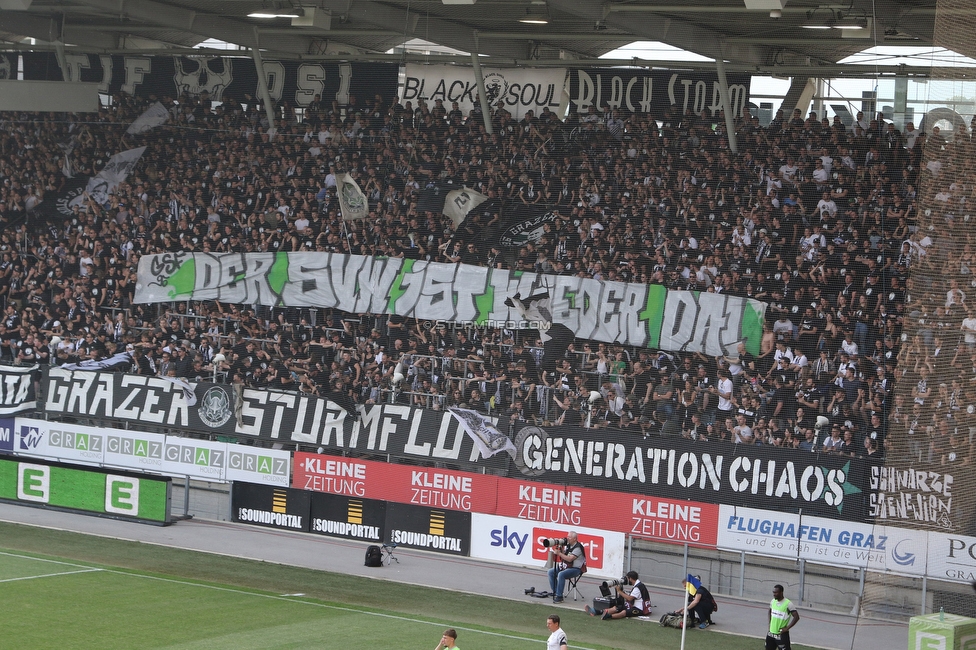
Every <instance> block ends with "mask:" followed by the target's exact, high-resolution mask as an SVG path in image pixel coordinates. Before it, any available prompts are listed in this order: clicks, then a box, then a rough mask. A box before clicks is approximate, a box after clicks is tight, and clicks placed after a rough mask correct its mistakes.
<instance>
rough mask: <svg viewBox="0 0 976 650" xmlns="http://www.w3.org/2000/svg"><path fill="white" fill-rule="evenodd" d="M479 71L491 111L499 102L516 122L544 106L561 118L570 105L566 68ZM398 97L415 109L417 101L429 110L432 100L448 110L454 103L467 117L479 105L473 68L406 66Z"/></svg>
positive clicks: (432, 103) (540, 110)
mask: <svg viewBox="0 0 976 650" xmlns="http://www.w3.org/2000/svg"><path fill="white" fill-rule="evenodd" d="M481 72H482V75H483V76H484V79H485V95H486V96H487V98H488V104H489V105H490V106H491V107H492V110H494V108H495V105H496V104H497V103H498V102H499V101H501V102H503V103H504V105H505V108H506V110H508V112H509V113H511V114H512V116H513V117H514V118H515V119H521V118H522V116H523V115H525V113H526V111H530V110H531V111H534V112H535V114H536V115H539V114H540V113H541V112H542V109H543V108H545V107H546V106H548V107H549V110H551V111H552V112H554V113H558V114H559V115H562V111H563V110H564V109H565V107H566V105H567V104H568V102H569V96H568V95H567V94H565V92H564V87H565V84H566V69H565V68H487V67H483V68H482V69H481ZM401 97H402V100H403V101H404V102H407V101H409V102H411V103H412V104H413V106H414V107H415V108H416V106H417V103H418V100H420V99H423V100H424V101H426V102H427V104H428V105H429V106H430V107H431V108H433V106H434V101H435V100H438V99H440V100H443V101H444V108H446V109H447V110H448V111H450V110H451V104H452V102H457V103H458V107H459V108H460V109H461V110H462V111H463V112H464V114H465V115H467V114H468V112H469V111H470V110H471V109H472V108H474V105H475V104H476V103H477V102H478V85H477V82H476V81H475V77H474V68H470V67H464V66H456V65H421V64H417V63H408V64H407V65H406V66H405V78H404V83H403V91H402V93H401Z"/></svg>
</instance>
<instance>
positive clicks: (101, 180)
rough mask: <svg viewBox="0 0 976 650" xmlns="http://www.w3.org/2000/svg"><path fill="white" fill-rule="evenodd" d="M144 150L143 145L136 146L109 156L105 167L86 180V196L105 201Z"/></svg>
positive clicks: (99, 201)
mask: <svg viewBox="0 0 976 650" xmlns="http://www.w3.org/2000/svg"><path fill="white" fill-rule="evenodd" d="M145 150H146V148H145V147H136V148H135V149H129V150H128V151H123V152H121V153H117V154H115V155H114V156H112V157H111V158H109V161H108V164H106V165H105V168H104V169H102V171H100V172H98V175H97V176H93V177H92V178H90V179H89V180H88V186H87V187H86V188H85V192H86V193H87V194H88V196H90V197H92V198H93V199H95V201H96V202H98V203H100V204H105V203H107V202H108V197H109V195H110V194H112V193H113V192H114V191H115V188H117V187H118V186H119V184H120V183H121V182H123V181H124V180H125V179H126V177H127V176H128V175H129V172H131V171H132V168H133V167H135V166H136V163H137V162H139V159H140V158H142V152H143V151H145Z"/></svg>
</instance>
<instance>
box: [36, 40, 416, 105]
mask: <svg viewBox="0 0 976 650" xmlns="http://www.w3.org/2000/svg"><path fill="white" fill-rule="evenodd" d="M23 58H24V79H28V80H38V81H88V82H94V83H97V84H99V88H98V89H99V92H102V93H107V94H110V95H114V94H116V93H119V92H124V93H126V94H129V95H135V96H137V97H149V96H150V95H155V96H156V97H158V98H160V99H161V98H163V97H171V98H173V99H176V98H177V97H179V96H180V95H181V94H183V93H186V94H188V95H192V96H196V95H200V94H202V93H204V92H206V93H208V94H209V96H210V99H211V100H213V101H225V100H227V99H236V100H237V101H239V102H245V103H246V102H249V101H256V98H258V97H259V94H258V75H257V70H256V68H255V67H254V61H253V59H251V58H249V57H248V58H243V57H229V56H194V57H186V56H131V55H130V56H121V55H111V56H110V55H97V54H71V53H68V54H66V55H65V61H66V65H67V72H66V73H65V72H63V71H62V70H61V67H60V65H58V60H57V57H56V56H55V54H54V53H53V52H49V53H42V52H25V53H24V54H23ZM264 68H265V72H266V73H267V77H268V91H269V92H270V93H271V98H272V99H273V100H274V101H276V102H288V103H290V104H292V105H294V106H298V107H303V108H304V107H306V106H308V105H309V104H310V103H311V102H312V101H313V100H314V99H315V96H316V95H319V96H320V98H321V101H322V102H324V103H325V104H326V105H328V104H330V103H331V102H332V101H333V100H336V101H338V102H339V104H340V105H346V104H348V103H349V97H350V95H353V96H355V97H356V105H357V106H360V107H365V106H366V105H367V104H366V103H367V102H369V103H370V105H371V104H372V100H373V97H374V96H375V95H377V94H378V95H380V96H381V97H382V98H383V100H384V101H386V102H390V101H392V100H393V98H394V97H395V96H396V92H397V73H398V67H397V65H396V64H390V63H325V62H321V61H319V62H315V61H276V60H267V61H265V62H264Z"/></svg>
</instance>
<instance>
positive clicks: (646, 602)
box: [586, 571, 651, 621]
mask: <svg viewBox="0 0 976 650" xmlns="http://www.w3.org/2000/svg"><path fill="white" fill-rule="evenodd" d="M615 582H617V583H619V582H624V583H625V585H626V586H628V587H630V589H629V590H627V591H625V590H623V589H621V587H620V584H615V585H614V587H616V589H617V599H616V601H617V604H616V605H614V606H613V607H610V608H608V609H605V610H603V611H598V610H595V609H593V608H592V607H590V606H589V605H587V606H586V613H587V614H589V615H590V616H600V617H601V618H602V619H603V620H604V621H608V620H610V619H614V618H628V617H630V616H647V615H648V614H650V613H651V596H650V594H648V593H647V587H646V586H645V585H644V583H643V582H641V581H640V576H638V575H637V572H636V571H628V572H627V575H626V576H625V578H624V580H620V581H615ZM603 584H605V585H609V583H606V582H605V583H603Z"/></svg>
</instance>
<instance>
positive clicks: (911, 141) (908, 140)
mask: <svg viewBox="0 0 976 650" xmlns="http://www.w3.org/2000/svg"><path fill="white" fill-rule="evenodd" d="M901 137H902V138H904V140H905V148H906V149H908V150H909V151H911V150H912V148H913V147H914V146H915V141H916V140H917V139H918V131H916V130H915V125H914V124H912V123H911V122H909V123H908V124H906V125H905V132H904V133H903V134H902V136H901Z"/></svg>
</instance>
